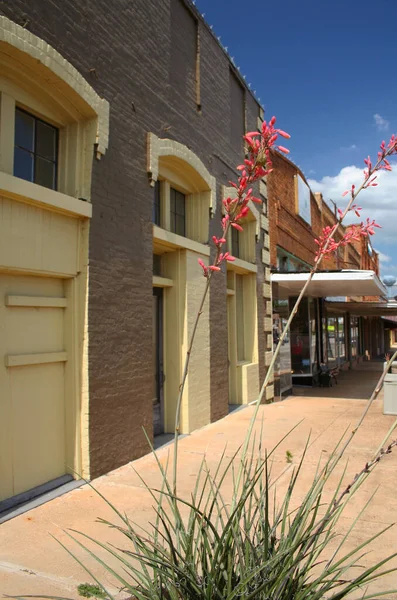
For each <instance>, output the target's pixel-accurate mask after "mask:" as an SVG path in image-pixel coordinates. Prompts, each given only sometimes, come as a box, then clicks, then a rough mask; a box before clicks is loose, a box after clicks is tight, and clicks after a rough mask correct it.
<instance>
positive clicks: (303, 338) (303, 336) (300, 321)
mask: <svg viewBox="0 0 397 600" xmlns="http://www.w3.org/2000/svg"><path fill="white" fill-rule="evenodd" d="M289 302H290V311H291V310H292V309H293V307H294V304H295V302H296V298H290V299H289ZM291 367H292V372H293V373H294V375H301V374H302V375H304V374H309V373H311V357H310V323H309V309H308V299H307V298H302V301H301V303H300V305H299V308H298V312H297V313H296V315H295V317H294V319H293V321H292V323H291Z"/></svg>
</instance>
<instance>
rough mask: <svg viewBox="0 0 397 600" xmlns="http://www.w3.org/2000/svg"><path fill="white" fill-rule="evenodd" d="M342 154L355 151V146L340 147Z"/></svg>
mask: <svg viewBox="0 0 397 600" xmlns="http://www.w3.org/2000/svg"><path fill="white" fill-rule="evenodd" d="M340 149H341V151H342V152H349V150H357V146H356V144H351V146H341V148H340Z"/></svg>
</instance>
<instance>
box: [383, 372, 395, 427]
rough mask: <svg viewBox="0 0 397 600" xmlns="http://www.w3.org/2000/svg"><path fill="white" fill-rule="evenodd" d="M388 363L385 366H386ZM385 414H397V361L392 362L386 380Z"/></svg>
mask: <svg viewBox="0 0 397 600" xmlns="http://www.w3.org/2000/svg"><path fill="white" fill-rule="evenodd" d="M386 364H387V363H385V365H384V368H386ZM384 392H385V394H384V400H383V414H384V415H397V361H395V362H393V363H392V364H391V367H390V369H389V372H388V373H387V375H386V377H385V381H384Z"/></svg>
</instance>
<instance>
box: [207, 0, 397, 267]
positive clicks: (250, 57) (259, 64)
mask: <svg viewBox="0 0 397 600" xmlns="http://www.w3.org/2000/svg"><path fill="white" fill-rule="evenodd" d="M196 6H197V7H198V9H199V10H200V12H201V13H205V19H206V21H207V22H208V23H209V24H210V25H212V26H213V29H214V32H215V34H216V35H217V36H218V37H219V36H220V37H221V42H222V44H223V45H224V46H227V48H228V52H229V54H230V55H231V56H232V57H234V61H235V63H236V65H237V66H238V67H239V68H240V71H241V73H242V74H243V75H244V76H245V77H246V80H247V82H249V83H250V84H251V86H252V88H253V89H254V90H256V94H257V96H258V97H259V98H260V100H261V103H262V105H263V106H264V108H265V111H266V116H267V117H268V118H270V117H271V116H272V115H273V114H275V115H276V116H277V122H278V125H279V126H280V127H281V128H282V129H285V130H286V131H288V132H289V133H290V134H291V136H292V138H291V140H288V141H289V144H288V146H289V148H290V150H291V154H290V158H291V159H292V160H293V161H294V162H295V163H296V164H297V165H299V166H300V167H301V169H302V170H303V172H304V173H305V175H306V177H307V178H308V179H310V185H311V187H312V189H313V191H322V192H323V193H324V195H325V198H326V199H328V198H332V199H333V200H334V201H335V202H337V203H338V205H339V206H342V207H343V203H344V201H343V198H342V197H341V192H342V191H343V190H344V189H346V185H347V184H349V183H356V182H357V180H359V179H360V176H361V175H360V174H361V170H362V168H364V163H363V159H364V157H366V156H367V155H368V154H370V155H371V156H372V157H374V158H375V157H376V153H377V151H378V145H379V143H380V142H381V141H382V139H386V140H388V139H389V138H390V135H391V133H393V132H394V133H396V132H397V69H396V64H397V60H396V57H397V54H396V50H395V43H394V40H395V31H396V23H397V0H377V2H376V3H374V2H373V1H371V2H370V1H369V0H332V1H331V0H301V1H300V2H299V1H298V0H283V1H282V2H277V1H275V2H271V3H270V2H264V1H263V0H262V1H261V0H251V2H246V1H243V0H196ZM395 163H396V164H395V170H394V172H393V173H384V174H382V177H381V178H380V184H379V186H378V187H377V188H372V190H367V191H364V192H363V193H362V195H361V196H360V205H361V206H363V207H364V208H365V213H364V211H363V216H370V217H374V218H376V219H377V221H378V222H379V223H380V224H381V225H382V226H383V229H382V230H378V231H379V233H377V235H376V236H375V237H374V238H373V239H372V241H373V244H374V247H375V248H376V249H377V250H378V251H380V253H381V254H380V255H381V258H382V274H383V275H385V274H395V275H396V276H397V210H396V208H395V206H396V202H397V158H396V161H395ZM383 175H384V176H383ZM348 187H349V186H348Z"/></svg>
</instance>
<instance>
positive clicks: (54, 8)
mask: <svg viewBox="0 0 397 600" xmlns="http://www.w3.org/2000/svg"><path fill="white" fill-rule="evenodd" d="M1 11H2V15H3V16H2V17H1V22H0V27H1V28H0V54H1V61H0V65H1V67H0V68H1V72H0V75H1V77H0V94H1V97H0V115H1V116H0V150H1V152H0V155H1V159H0V161H1V162H0V190H1V203H2V212H1V215H2V217H1V225H0V226H1V228H2V229H1V237H0V239H1V240H2V243H1V245H0V287H1V291H2V293H1V298H0V300H1V302H0V327H1V332H2V335H1V342H0V344H1V349H2V353H3V355H4V357H5V359H4V360H2V361H1V366H0V387H1V393H2V397H3V399H4V402H2V403H1V407H0V501H3V506H4V502H8V500H7V499H9V498H12V499H13V501H15V498H17V499H19V500H21V499H23V498H25V499H26V493H28V494H30V493H31V492H30V490H32V489H33V493H35V492H37V491H40V489H41V488H40V486H41V485H42V484H45V485H46V486H47V489H48V487H51V486H56V485H59V484H60V483H62V482H64V481H66V480H67V479H68V478H70V477H71V475H69V474H70V473H73V472H78V473H80V474H82V475H83V476H84V477H86V478H94V477H96V476H98V475H100V474H102V473H105V472H107V471H109V470H111V469H113V468H115V467H118V466H119V465H122V464H125V463H126V462H128V461H130V460H132V459H134V458H137V457H139V456H141V455H143V454H144V453H146V452H147V451H148V446H147V442H146V440H145V436H144V434H143V431H142V428H143V427H144V428H145V429H146V431H147V432H148V434H149V436H150V437H152V436H153V432H155V433H156V432H157V433H161V432H163V431H164V432H170V431H172V430H173V427H174V409H175V401H176V397H177V393H178V386H179V382H180V379H181V373H182V365H183V359H184V352H185V350H186V347H187V342H188V339H189V336H190V334H191V331H192V327H193V319H194V316H195V313H196V311H197V308H198V303H199V299H200V296H201V293H202V290H203V286H204V283H205V280H204V278H203V277H202V275H201V273H200V269H199V268H198V265H197V259H198V258H202V259H203V260H208V259H209V256H210V253H211V249H210V246H209V243H208V241H209V239H211V236H212V235H213V234H219V232H220V226H219V221H220V215H221V206H222V202H221V201H222V198H223V196H224V194H225V193H227V187H226V186H227V185H228V182H229V180H231V179H234V178H235V177H236V170H235V166H236V165H237V164H239V163H240V162H241V156H242V153H243V142H242V134H243V133H244V131H245V130H246V129H248V130H252V129H256V128H257V126H258V119H259V120H260V118H261V116H262V109H261V107H260V105H259V104H258V102H257V101H256V99H255V97H254V96H253V95H252V93H251V92H250V91H249V90H248V89H247V87H246V85H245V83H244V81H243V80H242V78H241V77H240V75H239V73H238V71H237V70H236V69H235V67H234V65H233V63H232V62H231V60H230V58H229V56H228V55H227V54H226V52H225V51H224V49H223V48H222V47H221V46H220V44H219V43H218V41H217V39H216V38H215V37H214V35H213V34H212V32H211V30H210V28H209V27H208V26H207V24H206V23H205V22H204V20H203V19H202V17H201V16H200V14H199V13H198V12H197V10H196V9H195V8H194V6H193V4H191V3H190V2H189V1H188V0H186V1H184V0H164V1H163V2H157V1H156V0H149V1H148V0H136V2H133V3H131V2H125V1H121V2H120V3H119V8H118V10H117V11H116V10H109V3H108V2H105V1H104V0H97V1H96V2H93V1H89V2H85V3H81V2H78V1H77V0H70V2H68V3H65V4H64V5H62V4H59V3H54V2H52V0H41V2H39V3H31V2H28V1H27V0H14V1H13V2H12V3H11V2H6V3H3V5H2V8H1ZM256 192H257V194H262V198H263V200H264V203H263V207H260V206H259V208H255V207H251V212H250V214H249V215H248V217H247V226H246V227H245V229H244V234H243V235H242V236H241V238H240V239H237V240H236V239H233V240H230V241H229V242H230V245H231V246H233V250H234V252H236V253H237V260H236V262H235V263H233V264H232V263H229V266H228V270H227V273H225V272H224V273H222V274H219V276H217V277H216V278H214V279H215V280H216V283H214V285H213V286H212V287H211V291H210V298H209V302H208V303H207V305H206V306H205V309H204V311H203V315H202V318H201V322H200V326H199V332H198V339H197V342H196V345H195V348H194V352H193V355H192V359H191V368H190V373H189V377H188V381H187V386H186V393H185V395H184V399H183V406H182V419H181V430H182V432H184V433H188V432H190V431H192V430H193V429H195V428H197V427H201V426H203V425H205V424H207V423H209V422H211V421H214V420H216V419H219V418H220V417H223V416H224V415H226V414H227V413H228V404H243V403H247V402H249V401H250V400H252V399H254V398H255V397H256V396H257V393H258V389H259V381H260V379H262V378H263V377H264V375H265V372H266V364H268V362H269V352H270V351H271V343H272V338H271V304H270V297H271V293H270V269H269V268H268V267H269V235H268V220H267V214H266V210H267V208H266V202H265V199H266V187H265V185H264V184H262V185H261V187H260V189H259V190H256ZM236 244H237V248H236ZM242 306H244V310H242ZM242 315H243V316H242ZM271 395H272V389H271V388H270V389H269V391H268V399H270V398H271ZM48 482H50V483H49V484H48ZM38 486H39V487H38Z"/></svg>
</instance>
